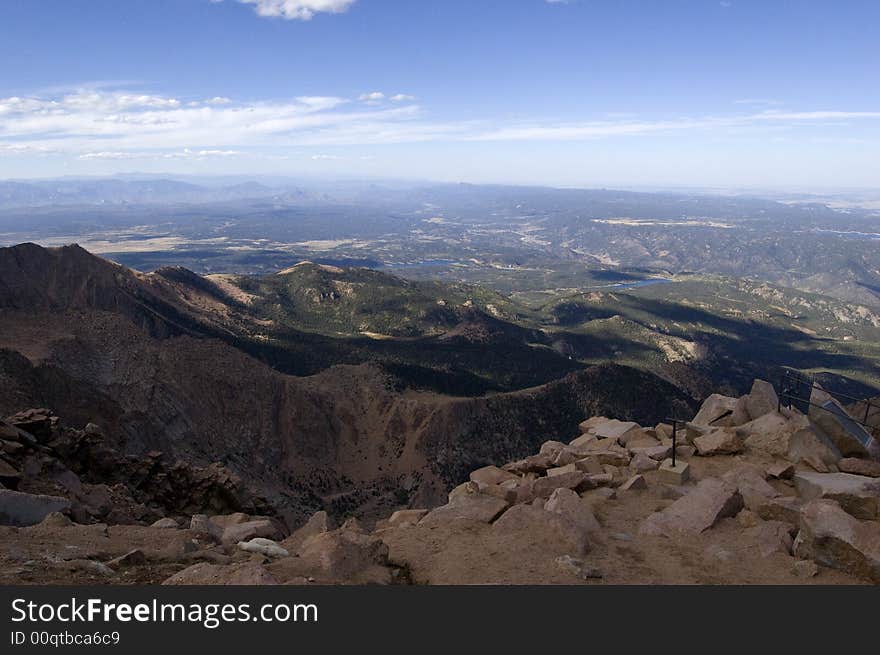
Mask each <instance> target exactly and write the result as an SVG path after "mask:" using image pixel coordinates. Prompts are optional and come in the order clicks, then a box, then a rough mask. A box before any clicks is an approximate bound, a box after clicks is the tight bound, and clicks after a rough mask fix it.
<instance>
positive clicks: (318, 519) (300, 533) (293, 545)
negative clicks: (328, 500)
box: [281, 510, 333, 553]
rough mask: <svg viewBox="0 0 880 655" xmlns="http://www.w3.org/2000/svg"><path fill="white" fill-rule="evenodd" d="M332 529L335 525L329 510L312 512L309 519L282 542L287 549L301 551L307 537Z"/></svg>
mask: <svg viewBox="0 0 880 655" xmlns="http://www.w3.org/2000/svg"><path fill="white" fill-rule="evenodd" d="M332 529H333V526H332V524H331V521H330V517H329V516H328V515H327V512H325V511H323V510H321V511H320V512H315V513H314V514H312V516H311V517H310V518H309V520H308V521H306V522H305V524H303V525H302V526H300V527H299V528H297V529H296V530H294V531H293V534H291V535H290V536H289V537H287V539H285V540H284V541H282V542H281V545H282V546H283V547H284V548H285V549H286V550H289V551H290V552H294V553H296V552H299V549H300V548H301V547H302V545H303V543H305V541H306V540H307V539H309V538H310V537H314V536H315V535H318V534H323V533H325V532H329V531H330V530H332Z"/></svg>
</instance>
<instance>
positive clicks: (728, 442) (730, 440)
mask: <svg viewBox="0 0 880 655" xmlns="http://www.w3.org/2000/svg"><path fill="white" fill-rule="evenodd" d="M694 446H695V447H696V449H697V452H698V453H699V454H700V455H702V456H704V457H706V456H710V455H735V454H736V453H739V452H742V450H743V443H742V441H741V440H740V438H739V437H738V436H736V432H735V431H734V430H732V429H731V428H716V429H714V430H712V431H711V432H709V433H708V434H705V435H703V436H701V437H697V438H696V439H694Z"/></svg>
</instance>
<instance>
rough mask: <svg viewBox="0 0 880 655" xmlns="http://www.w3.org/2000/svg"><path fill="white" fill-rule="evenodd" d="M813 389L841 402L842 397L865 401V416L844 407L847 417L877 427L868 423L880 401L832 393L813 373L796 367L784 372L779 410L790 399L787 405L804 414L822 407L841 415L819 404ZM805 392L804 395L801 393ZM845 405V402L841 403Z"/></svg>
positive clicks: (870, 428)
mask: <svg viewBox="0 0 880 655" xmlns="http://www.w3.org/2000/svg"><path fill="white" fill-rule="evenodd" d="M813 389H819V390H820V391H823V392H825V393H827V394H828V395H829V396H831V398H833V399H834V400H836V401H837V402H838V403H840V399H841V398H845V399H847V400H853V401H855V402H856V403H864V404H865V416H864V418H863V419H862V420H861V421H860V420H859V419H857V418H856V417H854V416H852V415H851V414H850V413H849V411H847V410H846V408H844V411H845V413H846V418H847V419H849V420H851V421H852V422H853V423H856V424H858V425H860V426H862V427H863V428H866V429H867V430H869V431H870V430H873V429H875V426H872V425H870V424H869V423H868V418H869V417H870V416H871V410H872V409H876V410H878V411H880V403H876V402H874V401H872V400H871V399H870V398H857V397H855V396H850V395H849V394H845V393H837V392H835V393H832V392H830V391H828V390H827V389H824V388H823V387H821V386H819V385H818V384H817V383H816V380H815V378H814V377H813V376H812V375H808V374H807V373H803V372H801V371H796V370H794V369H790V368H787V369H785V371H784V372H783V374H782V380H781V383H780V385H779V406H778V407H777V409H778V410H782V407H783V404H784V402H783V401H788V405H787V407H788V408H789V409H791V408H792V407H794V408H796V409H798V410H800V411H801V412H802V413H804V414H809V412H810V407H815V408H817V409H821V410H823V411H825V412H828V413H829V414H834V415H835V416H839V414H838V413H837V412H835V411H833V410H831V409H828V408H827V407H825V406H823V405H819V404H817V403H814V402H813V401H812V396H813ZM804 392H806V393H805V396H806V397H804V395H801V394H803V393H804ZM840 404H841V405H843V403H840Z"/></svg>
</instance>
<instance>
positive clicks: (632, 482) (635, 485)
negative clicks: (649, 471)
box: [620, 475, 648, 491]
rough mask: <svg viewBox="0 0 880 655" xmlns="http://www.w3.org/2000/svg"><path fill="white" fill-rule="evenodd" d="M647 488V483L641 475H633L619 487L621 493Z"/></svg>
mask: <svg viewBox="0 0 880 655" xmlns="http://www.w3.org/2000/svg"><path fill="white" fill-rule="evenodd" d="M647 488H648V483H647V481H646V480H645V476H643V475H634V476H632V477H631V478H630V479H629V480H627V481H626V482H624V483H623V484H622V485H620V490H621V491H630V490H634V491H636V490H644V489H647Z"/></svg>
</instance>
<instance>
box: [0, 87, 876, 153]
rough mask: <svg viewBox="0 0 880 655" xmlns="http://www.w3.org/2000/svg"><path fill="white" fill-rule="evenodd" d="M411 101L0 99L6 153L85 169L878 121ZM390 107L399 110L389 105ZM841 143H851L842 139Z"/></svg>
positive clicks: (819, 133)
mask: <svg viewBox="0 0 880 655" xmlns="http://www.w3.org/2000/svg"><path fill="white" fill-rule="evenodd" d="M409 99H411V97H410V96H404V95H403V94H397V95H394V96H390V97H388V96H386V95H385V94H384V93H382V92H379V91H374V92H372V93H367V94H364V96H361V97H360V98H357V99H356V100H361V102H352V101H351V100H350V99H346V98H341V97H337V96H300V97H296V98H293V99H290V100H271V101H270V100H264V101H252V102H247V103H242V102H236V101H235V100H233V99H230V98H227V97H225V96H216V97H215V98H211V99H209V100H205V101H201V102H197V103H195V104H194V105H193V104H190V103H185V102H181V101H180V100H178V99H176V98H174V97H172V96H165V95H160V94H142V93H136V92H130V91H119V90H114V91H102V90H94V89H90V90H85V91H76V92H72V93H66V94H64V95H60V96H58V97H52V96H47V97H44V96H37V97H20V96H14V97H8V98H0V154H3V155H10V156H11V155H16V156H41V155H63V156H67V157H71V158H75V159H76V158H79V159H81V160H84V161H89V160H113V159H130V158H132V159H133V158H153V159H156V160H159V159H207V158H221V157H232V156H253V153H255V152H262V153H265V155H264V156H270V155H271V156H281V155H284V154H285V153H286V152H289V151H290V149H293V148H300V147H322V146H327V147H329V146H350V145H371V144H386V143H413V142H427V141H437V140H443V141H447V142H454V141H459V142H462V141H573V140H593V139H610V138H620V137H629V138H634V137H639V136H650V135H660V134H684V133H696V132H701V133H708V132H712V133H717V134H723V135H730V134H734V133H736V134H743V133H748V132H752V133H766V132H767V131H771V130H772V131H774V132H779V131H780V130H794V129H796V128H798V127H799V126H805V127H806V128H808V129H810V130H811V132H810V133H809V134H807V135H806V136H812V137H828V136H835V137H836V136H838V135H836V134H830V133H828V131H827V129H826V128H828V126H829V124H832V123H833V124H834V125H835V129H837V127H836V126H837V125H839V124H853V123H855V122H862V123H864V122H867V121H878V120H880V111H843V110H815V111H787V110H786V111H783V110H778V109H771V110H766V111H757V112H745V113H740V114H732V115H722V116H698V117H678V118H665V119H657V120H648V119H638V118H634V117H633V116H606V117H605V118H604V119H601V120H598V119H597V120H590V121H571V122H564V123H561V122H553V121H549V120H546V119H541V120H535V121H527V122H523V121H506V120H497V119H495V120H489V117H487V120H483V121H466V122H465V121H455V120H445V121H431V120H428V119H427V118H426V115H425V114H424V113H423V111H422V109H421V108H420V107H419V106H418V105H416V104H412V103H407V102H404V100H409ZM382 100H392V101H394V103H387V104H386V103H383V102H382ZM844 136H845V135H844Z"/></svg>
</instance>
